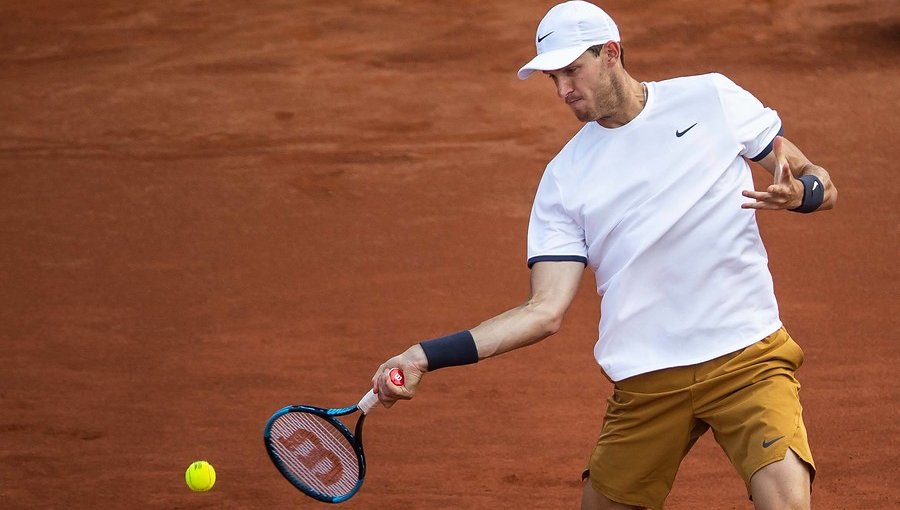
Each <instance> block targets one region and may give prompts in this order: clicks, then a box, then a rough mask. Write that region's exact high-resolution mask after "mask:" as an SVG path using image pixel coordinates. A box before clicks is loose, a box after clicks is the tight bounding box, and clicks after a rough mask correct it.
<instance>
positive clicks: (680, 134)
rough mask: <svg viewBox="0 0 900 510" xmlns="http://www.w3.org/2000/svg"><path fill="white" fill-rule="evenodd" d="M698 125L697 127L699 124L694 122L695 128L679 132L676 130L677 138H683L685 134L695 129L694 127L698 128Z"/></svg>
mask: <svg viewBox="0 0 900 510" xmlns="http://www.w3.org/2000/svg"><path fill="white" fill-rule="evenodd" d="M696 125H697V123H696V122H694V125H693V126H691V127H689V128H687V129H685V130H684V131H678V130H677V129H676V130H675V136H677V137H678V138H681V137H682V136H684V134H685V133H687V132H688V131H690V130H692V129H694V126H696Z"/></svg>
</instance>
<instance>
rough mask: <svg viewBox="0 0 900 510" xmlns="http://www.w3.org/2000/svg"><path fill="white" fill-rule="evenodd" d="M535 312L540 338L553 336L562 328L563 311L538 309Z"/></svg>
mask: <svg viewBox="0 0 900 510" xmlns="http://www.w3.org/2000/svg"><path fill="white" fill-rule="evenodd" d="M537 311H538V314H539V315H538V316H539V321H538V327H539V330H540V336H541V338H547V337H548V336H552V335H555V334H556V333H557V332H558V331H559V330H560V329H561V328H562V323H563V318H564V317H565V311H564V310H550V309H538V310H537Z"/></svg>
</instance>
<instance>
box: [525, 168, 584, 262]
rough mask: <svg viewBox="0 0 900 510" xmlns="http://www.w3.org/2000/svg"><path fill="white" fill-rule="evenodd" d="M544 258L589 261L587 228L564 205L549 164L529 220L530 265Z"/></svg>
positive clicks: (545, 259) (547, 259)
mask: <svg viewBox="0 0 900 510" xmlns="http://www.w3.org/2000/svg"><path fill="white" fill-rule="evenodd" d="M544 261H573V262H581V263H582V264H587V246H586V244H585V240H584V229H583V228H582V227H581V226H580V225H579V224H578V223H577V222H576V221H575V219H574V218H572V215H571V214H569V212H568V211H567V210H566V208H565V206H564V205H563V201H562V193H561V192H560V189H559V185H558V184H557V182H556V179H555V178H554V177H553V172H552V171H551V170H550V169H549V168H548V169H547V171H545V172H544V176H543V177H542V178H541V183H540V185H538V190H537V194H536V196H535V198H534V205H533V206H532V208H531V219H530V220H529V222H528V267H529V268H530V267H531V266H533V265H534V264H535V263H537V262H544Z"/></svg>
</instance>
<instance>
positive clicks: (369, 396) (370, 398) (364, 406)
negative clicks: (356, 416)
mask: <svg viewBox="0 0 900 510" xmlns="http://www.w3.org/2000/svg"><path fill="white" fill-rule="evenodd" d="M377 406H378V395H376V394H375V390H369V392H368V393H366V396H364V397H363V398H362V399H361V400H360V401H359V403H358V404H356V407H358V408H359V410H360V411H362V413H363V414H369V411H371V410H372V409H375V407H377Z"/></svg>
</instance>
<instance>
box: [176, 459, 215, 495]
mask: <svg viewBox="0 0 900 510" xmlns="http://www.w3.org/2000/svg"><path fill="white" fill-rule="evenodd" d="M184 481H185V482H186V483H187V486H188V487H190V488H191V490H192V491H194V492H206V491H208V490H210V489H212V487H213V485H215V484H216V470H215V469H213V467H212V465H211V464H210V463H209V462H206V461H205V460H198V461H197V462H194V463H193V464H191V465H190V466H188V468H187V471H185V472H184Z"/></svg>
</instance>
